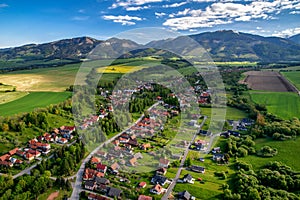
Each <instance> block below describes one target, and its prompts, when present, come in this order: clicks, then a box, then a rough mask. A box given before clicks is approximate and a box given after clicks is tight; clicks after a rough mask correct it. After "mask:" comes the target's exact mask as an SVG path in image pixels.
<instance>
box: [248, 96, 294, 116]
mask: <svg viewBox="0 0 300 200" xmlns="http://www.w3.org/2000/svg"><path fill="white" fill-rule="evenodd" d="M250 96H251V99H252V101H254V102H255V103H258V104H262V105H265V106H266V107H267V110H268V112H269V113H272V114H275V115H277V116H279V117H281V118H283V119H291V118H293V117H299V116H300V98H299V95H297V94H296V93H292V92H262V91H250Z"/></svg>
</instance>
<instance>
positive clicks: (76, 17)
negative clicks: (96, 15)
mask: <svg viewBox="0 0 300 200" xmlns="http://www.w3.org/2000/svg"><path fill="white" fill-rule="evenodd" d="M89 18H90V17H89V16H75V17H73V18H72V20H74V21H85V20H88V19H89Z"/></svg>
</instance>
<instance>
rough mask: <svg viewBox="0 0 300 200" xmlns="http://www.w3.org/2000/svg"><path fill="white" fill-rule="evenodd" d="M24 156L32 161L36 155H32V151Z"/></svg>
mask: <svg viewBox="0 0 300 200" xmlns="http://www.w3.org/2000/svg"><path fill="white" fill-rule="evenodd" d="M24 158H25V159H26V160H29V161H32V160H33V159H34V155H32V154H31V153H25V154H24Z"/></svg>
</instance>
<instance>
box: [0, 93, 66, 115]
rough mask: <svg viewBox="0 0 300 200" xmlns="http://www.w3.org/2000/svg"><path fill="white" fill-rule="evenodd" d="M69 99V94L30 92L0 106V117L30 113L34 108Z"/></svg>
mask: <svg viewBox="0 0 300 200" xmlns="http://www.w3.org/2000/svg"><path fill="white" fill-rule="evenodd" d="M69 97H71V93H70V92H32V93H30V94H28V95H26V96H24V97H22V98H19V99H17V100H15V101H11V102H8V103H5V104H1V105H0V116H9V115H14V114H18V113H24V112H30V111H33V110H34V109H35V108H40V107H46V106H48V105H50V104H57V103H59V102H62V101H64V100H66V99H68V98H69Z"/></svg>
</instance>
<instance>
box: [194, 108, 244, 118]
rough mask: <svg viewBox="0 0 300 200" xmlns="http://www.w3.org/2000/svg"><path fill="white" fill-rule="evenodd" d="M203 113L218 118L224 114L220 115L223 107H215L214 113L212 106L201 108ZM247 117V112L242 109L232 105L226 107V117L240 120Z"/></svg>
mask: <svg viewBox="0 0 300 200" xmlns="http://www.w3.org/2000/svg"><path fill="white" fill-rule="evenodd" d="M200 110H201V114H202V115H206V116H208V117H209V116H212V115H213V116H215V117H216V118H221V117H222V116H221V115H220V113H221V112H218V111H221V108H214V110H213V113H212V108H203V107H201V108H200ZM246 117H247V113H245V112H244V111H242V110H239V109H236V108H232V107H227V108H226V117H225V119H232V120H239V119H243V118H246Z"/></svg>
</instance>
